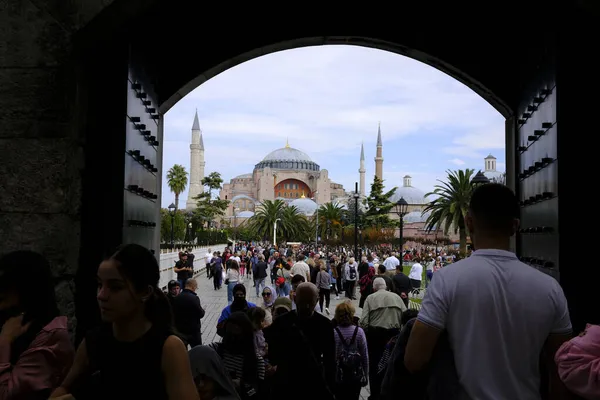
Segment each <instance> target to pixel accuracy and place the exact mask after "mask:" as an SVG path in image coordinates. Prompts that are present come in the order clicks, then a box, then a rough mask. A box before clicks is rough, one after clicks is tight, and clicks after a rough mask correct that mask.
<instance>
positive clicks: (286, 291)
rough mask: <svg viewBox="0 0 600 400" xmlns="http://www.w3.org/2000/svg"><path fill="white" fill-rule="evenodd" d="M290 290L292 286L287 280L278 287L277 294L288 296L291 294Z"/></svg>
mask: <svg viewBox="0 0 600 400" xmlns="http://www.w3.org/2000/svg"><path fill="white" fill-rule="evenodd" d="M290 290H292V287H291V286H290V284H289V283H288V282H286V283H284V284H283V285H281V286H280V287H278V288H277V296H279V297H281V296H283V297H287V296H289V295H290Z"/></svg>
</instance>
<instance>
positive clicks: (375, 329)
mask: <svg viewBox="0 0 600 400" xmlns="http://www.w3.org/2000/svg"><path fill="white" fill-rule="evenodd" d="M386 288H387V285H386V283H385V280H384V279H383V278H375V280H374V281H373V293H372V294H370V295H369V297H367V300H366V301H365V304H364V307H363V310H362V314H361V317H360V321H359V323H360V325H361V326H362V327H363V329H364V330H365V332H366V333H367V347H368V349H369V386H370V389H371V397H369V399H370V400H377V399H379V393H380V392H381V376H378V375H377V365H378V364H379V360H380V359H381V356H382V354H383V351H384V350H385V345H386V344H387V342H388V341H389V340H390V339H391V338H392V337H394V336H396V335H397V334H398V332H399V331H400V326H401V324H402V313H403V312H404V311H406V305H405V304H404V301H402V299H401V298H400V296H398V295H397V294H396V293H395V292H390V291H387V290H386Z"/></svg>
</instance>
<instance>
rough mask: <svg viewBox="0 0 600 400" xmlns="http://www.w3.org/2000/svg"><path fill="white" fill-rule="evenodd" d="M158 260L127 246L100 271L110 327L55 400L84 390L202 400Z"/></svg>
mask: <svg viewBox="0 0 600 400" xmlns="http://www.w3.org/2000/svg"><path fill="white" fill-rule="evenodd" d="M159 278H160V268H159V266H158V262H157V261H156V257H155V256H154V254H152V253H151V252H150V251H149V250H147V249H146V248H144V247H142V246H139V245H137V244H128V245H125V246H122V247H121V248H120V249H119V250H117V252H116V253H114V254H113V255H112V256H111V257H110V258H108V259H107V260H106V261H103V262H102V263H101V264H100V267H99V268H98V295H97V298H98V304H99V306H100V312H101V315H102V320H103V321H104V322H105V324H103V325H101V326H99V327H98V328H96V329H94V330H92V331H90V332H88V334H87V335H86V337H85V339H84V340H83V342H82V343H81V344H80V345H79V348H78V349H77V355H76V356H75V362H74V363H73V367H72V368H71V370H70V372H69V374H68V375H67V378H66V379H65V380H64V381H63V383H62V384H61V386H60V387H59V388H58V389H56V390H55V391H54V393H53V394H52V396H51V398H55V397H59V396H62V395H65V394H70V393H72V394H74V396H75V397H76V398H77V397H78V395H77V394H76V393H74V392H73V390H77V389H78V387H80V386H81V385H82V384H83V383H85V382H86V381H88V379H89V378H90V377H91V376H92V374H94V375H96V376H97V377H98V380H97V381H96V383H97V384H96V386H94V387H89V386H88V387H83V388H81V389H82V390H83V392H84V393H87V395H82V396H81V398H86V397H88V396H89V395H90V394H93V395H94V397H97V398H101V399H150V398H151V399H178V400H188V399H189V400H198V399H199V397H198V392H197V390H196V387H195V385H194V381H193V378H192V373H191V370H190V363H189V359H188V355H187V351H186V349H185V346H184V345H183V343H182V342H181V340H180V339H179V338H178V337H177V336H175V335H174V334H173V333H172V327H171V319H172V316H171V306H170V304H169V301H168V300H167V298H166V296H165V295H164V293H163V292H162V290H160V289H159V288H158V286H157V285H158V281H159Z"/></svg>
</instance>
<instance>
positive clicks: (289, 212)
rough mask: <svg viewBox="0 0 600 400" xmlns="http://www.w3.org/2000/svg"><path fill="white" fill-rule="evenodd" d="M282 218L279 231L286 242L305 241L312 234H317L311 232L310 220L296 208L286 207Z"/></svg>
mask: <svg viewBox="0 0 600 400" xmlns="http://www.w3.org/2000/svg"><path fill="white" fill-rule="evenodd" d="M280 218H281V221H280V222H279V228H278V229H277V231H278V232H281V236H282V237H283V238H284V240H285V241H286V242H290V241H293V242H295V241H301V240H304V239H305V237H306V236H307V235H308V234H310V232H313V233H314V232H315V231H314V230H310V228H309V223H308V219H306V217H305V216H304V215H302V214H301V213H300V211H299V210H298V209H297V208H296V207H295V206H291V207H290V206H288V207H284V208H283V210H282V213H281V217H280Z"/></svg>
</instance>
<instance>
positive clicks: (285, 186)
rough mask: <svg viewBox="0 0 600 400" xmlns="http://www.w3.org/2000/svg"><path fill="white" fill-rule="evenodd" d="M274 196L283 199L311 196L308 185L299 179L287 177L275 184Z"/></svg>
mask: <svg viewBox="0 0 600 400" xmlns="http://www.w3.org/2000/svg"><path fill="white" fill-rule="evenodd" d="M273 190H274V197H275V198H278V197H283V198H285V199H292V200H293V199H299V198H300V197H302V196H305V197H311V190H310V186H309V185H308V184H306V183H305V182H303V181H301V180H300V179H296V178H288V179H284V180H282V181H280V182H277V183H276V184H275V187H274V188H273Z"/></svg>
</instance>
